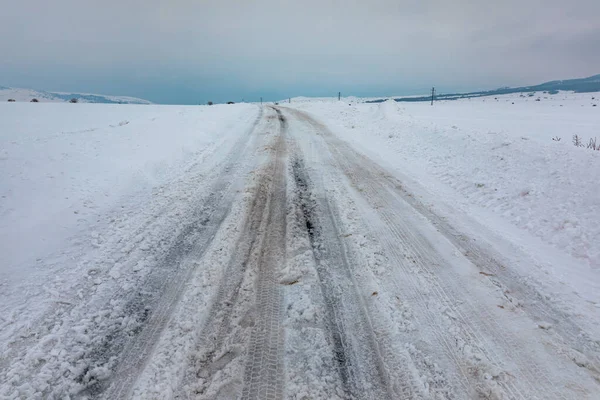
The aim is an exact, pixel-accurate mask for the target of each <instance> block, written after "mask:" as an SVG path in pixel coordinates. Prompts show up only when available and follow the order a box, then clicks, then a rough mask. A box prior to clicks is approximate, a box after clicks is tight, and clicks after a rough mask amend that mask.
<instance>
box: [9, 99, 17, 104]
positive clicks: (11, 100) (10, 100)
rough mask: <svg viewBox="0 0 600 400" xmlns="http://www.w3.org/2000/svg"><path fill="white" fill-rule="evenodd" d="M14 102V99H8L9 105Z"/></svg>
mask: <svg viewBox="0 0 600 400" xmlns="http://www.w3.org/2000/svg"><path fill="white" fill-rule="evenodd" d="M15 101H16V100H15V99H8V102H9V103H14V102H15Z"/></svg>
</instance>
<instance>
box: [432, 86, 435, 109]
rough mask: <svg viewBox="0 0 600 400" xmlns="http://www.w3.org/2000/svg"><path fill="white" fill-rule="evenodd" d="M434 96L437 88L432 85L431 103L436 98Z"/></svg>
mask: <svg viewBox="0 0 600 400" xmlns="http://www.w3.org/2000/svg"><path fill="white" fill-rule="evenodd" d="M434 97H435V88H434V87H432V88H431V105H433V99H434Z"/></svg>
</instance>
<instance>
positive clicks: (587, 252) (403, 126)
mask: <svg viewBox="0 0 600 400" xmlns="http://www.w3.org/2000/svg"><path fill="white" fill-rule="evenodd" d="M538 97H539V98H540V101H535V100H536V99H537V98H538ZM513 103H514V104H513ZM593 104H596V105H598V106H595V107H594V106H593ZM285 106H289V107H293V108H298V109H300V110H305V111H307V112H309V113H311V115H315V116H318V117H319V118H320V119H321V120H322V121H323V122H324V123H325V124H326V125H327V126H328V127H330V128H331V129H332V130H333V131H334V133H335V134H337V135H339V136H340V137H341V138H343V139H344V140H346V141H348V142H350V143H351V144H353V145H354V147H355V148H357V149H359V150H360V151H362V152H363V153H365V154H367V155H369V156H370V157H371V158H372V159H374V160H377V162H379V163H381V164H382V165H384V166H387V167H388V168H389V169H390V170H391V171H395V172H396V173H397V175H398V176H399V177H401V180H402V181H404V182H405V184H406V185H407V186H408V187H409V189H410V190H411V191H413V192H415V193H419V194H420V195H421V196H422V197H423V198H424V199H425V201H426V202H427V204H431V205H432V206H434V207H437V208H438V209H440V211H441V210H445V215H446V216H447V218H450V219H452V217H453V215H455V214H459V215H460V216H469V219H470V220H474V221H475V223H476V224H479V225H482V226H485V227H486V228H487V229H488V231H491V232H493V233H494V234H495V235H497V236H498V237H500V238H502V239H505V240H507V241H508V242H510V243H512V244H513V245H515V246H517V247H519V248H521V249H522V250H523V251H524V252H526V253H529V254H531V255H532V256H535V258H536V259H537V260H539V261H540V264H541V265H543V267H542V268H541V272H540V271H533V270H532V268H531V266H528V265H523V266H522V268H523V272H524V273H525V274H532V273H538V272H540V273H541V275H545V276H549V277H551V279H549V281H552V282H554V283H557V282H560V285H563V286H564V285H567V288H563V289H564V292H568V291H569V290H573V291H575V293H577V295H578V296H583V297H584V298H585V299H587V300H588V301H590V302H592V304H600V290H599V289H600V275H599V273H600V183H599V182H600V181H599V177H600V173H599V172H598V171H600V151H594V150H591V149H587V148H585V147H575V146H574V145H573V143H572V136H573V135H574V134H577V135H579V136H580V137H581V138H582V141H583V142H584V143H585V144H587V143H588V141H589V140H590V139H593V138H597V139H598V140H599V141H600V95H599V94H598V93H584V94H575V93H570V92H560V93H558V94H555V95H549V94H544V93H541V92H540V93H536V94H535V96H534V97H529V96H527V95H523V96H521V95H520V94H511V95H504V96H496V97H482V98H473V99H462V100H455V101H440V102H436V103H435V104H434V106H431V105H430V104H429V103H428V102H427V103H424V102H419V103H411V102H395V101H393V100H388V101H385V102H382V103H364V102H360V101H356V99H355V98H350V99H345V98H342V100H341V101H337V98H336V99H333V98H330V99H312V100H311V99H309V98H299V99H296V98H292V101H291V104H285ZM553 138H560V141H556V140H553ZM455 220H457V221H456V224H462V225H465V224H466V222H465V221H466V220H465V219H464V218H463V219H462V220H461V219H460V218H458V217H457V218H455ZM471 230H472V229H471ZM475 234H478V232H477V231H475ZM523 264H525V263H523ZM543 281H544V282H546V284H548V285H551V284H550V283H549V282H547V281H548V279H545V278H544V279H543ZM569 288H570V289H569ZM556 290H557V289H556Z"/></svg>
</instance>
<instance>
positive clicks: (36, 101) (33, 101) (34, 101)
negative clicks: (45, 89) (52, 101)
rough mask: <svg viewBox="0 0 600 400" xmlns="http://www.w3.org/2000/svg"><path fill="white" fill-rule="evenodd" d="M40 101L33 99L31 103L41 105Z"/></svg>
mask: <svg viewBox="0 0 600 400" xmlns="http://www.w3.org/2000/svg"><path fill="white" fill-rule="evenodd" d="M39 102H40V101H39V100H38V99H31V101H30V103H39Z"/></svg>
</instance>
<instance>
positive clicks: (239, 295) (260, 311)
mask: <svg viewBox="0 0 600 400" xmlns="http://www.w3.org/2000/svg"><path fill="white" fill-rule="evenodd" d="M268 118H269V119H272V118H271V116H269V117H268ZM277 120H278V121H279V122H278V124H279V134H277V137H276V140H275V143H274V144H273V145H272V146H268V148H271V150H270V151H271V153H272V154H271V156H270V159H269V161H268V163H267V165H266V167H265V168H264V169H263V170H261V171H260V172H259V181H258V182H257V185H256V189H255V190H256V193H255V195H254V197H253V199H252V201H251V204H250V207H249V211H248V214H247V217H246V219H245V221H244V222H243V224H242V230H241V232H240V235H239V238H238V240H237V242H236V244H235V248H236V251H235V253H234V254H233V256H232V258H231V260H230V262H229V263H228V265H227V267H226V271H225V273H224V274H223V278H222V280H221V282H220V284H219V289H218V292H217V295H216V297H215V299H214V302H213V305H212V306H211V309H210V311H209V318H208V320H207V321H206V322H205V323H204V325H203V328H202V330H201V331H200V334H199V338H198V343H197V350H196V351H195V352H193V355H192V358H191V360H190V361H189V366H188V371H187V373H186V374H185V376H184V378H183V382H182V384H181V385H180V387H181V390H180V392H179V393H178V394H177V396H176V398H232V397H236V398H237V397H240V396H241V397H242V398H244V399H271V398H281V397H282V393H283V379H282V372H283V363H282V361H281V359H282V356H281V353H282V348H283V336H282V333H281V331H282V329H281V327H280V323H281V320H282V310H281V304H282V301H281V291H280V288H279V284H278V282H276V281H275V274H276V272H277V270H278V269H279V267H280V265H281V264H282V263H284V262H285V229H286V220H285V217H286V216H285V205H286V195H285V191H286V187H285V185H286V181H285V174H284V169H285V162H284V161H285V160H284V157H285V131H284V125H285V120H284V119H283V117H281V118H279V116H277ZM252 278H254V282H253V283H252V282H248V281H249V280H251V279H252ZM252 296H254V298H255V299H254V300H252V299H251V297H252ZM249 304H252V306H249ZM248 308H250V310H248ZM252 309H254V310H255V311H254V312H253V313H252ZM250 314H253V315H252V318H251V319H252V321H248V318H247V316H248V315H250ZM244 315H246V316H245V317H244ZM248 330H250V332H248ZM244 359H245V361H243V360H244ZM240 360H242V362H244V363H245V372H241V371H239V374H238V375H243V382H242V381H241V379H240V377H236V378H234V379H232V380H231V381H230V382H226V381H224V380H223V377H222V376H220V375H221V374H219V373H220V372H221V371H223V370H224V369H225V368H227V367H228V365H229V364H230V363H232V362H237V363H239V362H240ZM236 374H237V373H236Z"/></svg>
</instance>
